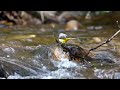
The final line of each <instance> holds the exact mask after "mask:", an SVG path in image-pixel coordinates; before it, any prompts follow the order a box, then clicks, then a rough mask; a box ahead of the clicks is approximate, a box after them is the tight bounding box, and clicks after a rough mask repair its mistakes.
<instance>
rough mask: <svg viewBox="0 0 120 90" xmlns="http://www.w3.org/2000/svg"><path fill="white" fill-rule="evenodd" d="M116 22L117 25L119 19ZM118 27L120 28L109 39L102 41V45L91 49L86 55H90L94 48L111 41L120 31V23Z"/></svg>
mask: <svg viewBox="0 0 120 90" xmlns="http://www.w3.org/2000/svg"><path fill="white" fill-rule="evenodd" d="M116 23H117V25H118V21H116ZM118 28H119V30H118V31H117V32H116V33H115V34H114V35H112V36H111V37H110V38H109V39H107V40H106V41H105V42H103V43H101V44H100V45H98V46H96V47H95V48H92V49H90V50H89V51H88V53H87V54H86V56H88V54H89V53H90V51H93V50H95V49H97V48H99V47H100V46H102V45H104V44H106V43H108V42H110V41H111V40H112V39H113V38H114V37H115V36H116V35H117V34H118V33H119V32H120V25H118Z"/></svg>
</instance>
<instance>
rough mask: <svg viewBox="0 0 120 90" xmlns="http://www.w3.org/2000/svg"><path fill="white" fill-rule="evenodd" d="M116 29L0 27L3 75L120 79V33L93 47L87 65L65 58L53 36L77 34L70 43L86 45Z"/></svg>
mask: <svg viewBox="0 0 120 90" xmlns="http://www.w3.org/2000/svg"><path fill="white" fill-rule="evenodd" d="M117 30H118V28H111V27H107V28H106V27H102V28H100V27H99V26H96V27H94V26H90V27H88V28H87V29H80V30H78V31H68V32H66V31H64V30H62V28H60V27H56V28H50V27H49V25H47V26H44V27H39V26H31V27H16V28H15V27H14V28H8V27H5V28H0V38H1V39H0V65H1V68H3V70H4V73H6V75H7V76H6V77H7V79H120V62H119V60H120V58H119V57H120V49H119V47H120V40H119V38H120V35H117V36H116V37H115V38H114V39H113V40H112V41H111V42H110V43H108V44H105V45H103V46H102V47H100V48H98V49H96V50H95V51H94V53H95V56H94V57H93V58H94V59H95V60H94V61H91V62H89V65H86V64H83V63H78V62H75V61H69V59H68V57H67V56H65V53H63V52H62V51H61V49H59V48H58V47H57V45H56V42H55V36H54V35H57V34H59V32H65V33H66V34H68V35H69V36H71V37H76V38H77V40H73V41H71V43H76V44H79V45H80V46H82V47H84V48H87V49H90V48H94V47H95V46H97V45H98V44H100V43H101V42H102V41H105V40H106V39H108V38H109V37H111V36H112V35H113V34H114V33H115V32H116V31H117ZM57 48H58V49H57ZM55 50H57V51H55ZM56 53H57V54H56ZM56 55H58V56H56ZM0 72H1V71H0ZM1 79H4V77H1Z"/></svg>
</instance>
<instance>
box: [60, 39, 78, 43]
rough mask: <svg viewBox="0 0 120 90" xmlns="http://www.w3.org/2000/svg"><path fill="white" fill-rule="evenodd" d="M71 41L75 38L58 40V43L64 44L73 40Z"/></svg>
mask: <svg viewBox="0 0 120 90" xmlns="http://www.w3.org/2000/svg"><path fill="white" fill-rule="evenodd" d="M73 39H76V38H64V39H59V41H60V42H61V43H66V42H67V41H69V40H73Z"/></svg>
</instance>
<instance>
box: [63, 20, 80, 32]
mask: <svg viewBox="0 0 120 90" xmlns="http://www.w3.org/2000/svg"><path fill="white" fill-rule="evenodd" d="M80 26H81V24H80V23H79V22H78V21H76V20H70V21H68V22H67V23H66V26H65V30H66V31H71V30H72V31H76V30H78V29H79V27H80Z"/></svg>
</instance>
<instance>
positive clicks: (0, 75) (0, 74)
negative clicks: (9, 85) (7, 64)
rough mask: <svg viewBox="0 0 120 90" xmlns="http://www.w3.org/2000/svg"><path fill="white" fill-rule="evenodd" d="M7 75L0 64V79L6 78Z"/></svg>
mask: <svg viewBox="0 0 120 90" xmlns="http://www.w3.org/2000/svg"><path fill="white" fill-rule="evenodd" d="M7 76H8V75H7V73H6V71H5V70H4V66H3V65H2V64H0V77H3V78H6V77H7Z"/></svg>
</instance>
